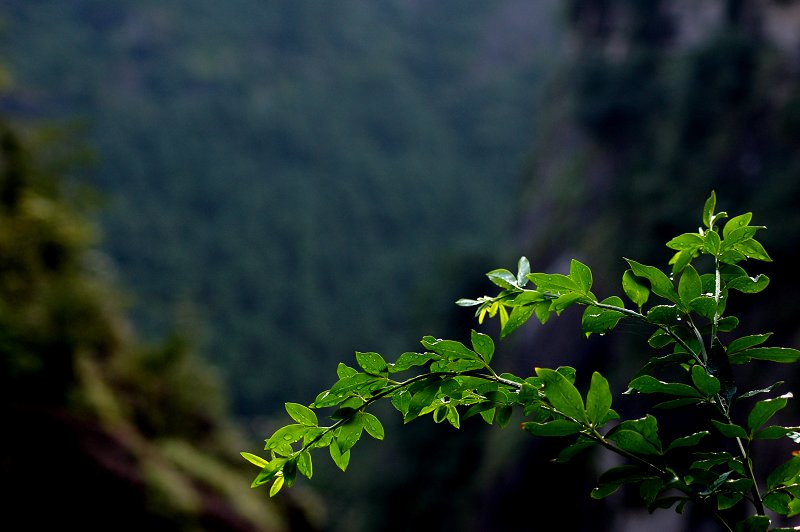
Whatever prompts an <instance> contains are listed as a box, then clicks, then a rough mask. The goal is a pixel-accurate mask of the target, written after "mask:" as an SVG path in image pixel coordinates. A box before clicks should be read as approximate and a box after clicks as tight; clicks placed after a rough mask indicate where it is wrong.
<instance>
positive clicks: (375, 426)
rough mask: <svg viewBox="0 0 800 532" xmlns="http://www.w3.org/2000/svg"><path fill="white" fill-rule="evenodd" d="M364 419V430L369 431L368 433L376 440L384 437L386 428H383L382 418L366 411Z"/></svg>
mask: <svg viewBox="0 0 800 532" xmlns="http://www.w3.org/2000/svg"><path fill="white" fill-rule="evenodd" d="M362 420H363V423H364V430H366V431H367V434H369V435H370V436H372V437H373V438H375V439H376V440H382V439H383V437H384V430H383V424H381V420H380V419H378V418H377V417H376V416H375V415H373V414H370V413H369V412H364V413H363V417H362Z"/></svg>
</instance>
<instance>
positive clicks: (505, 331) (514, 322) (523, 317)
mask: <svg viewBox="0 0 800 532" xmlns="http://www.w3.org/2000/svg"><path fill="white" fill-rule="evenodd" d="M534 310H535V307H534V306H533V305H520V306H516V307H514V308H513V309H512V310H511V314H510V315H509V316H508V320H507V321H506V322H505V324H504V325H503V328H502V329H501V330H500V338H505V337H506V336H508V335H509V334H511V333H512V332H514V331H516V330H517V329H519V328H520V326H521V325H522V324H524V323H525V322H526V321H528V319H530V317H531V316H532V315H533V312H534ZM487 362H488V361H487Z"/></svg>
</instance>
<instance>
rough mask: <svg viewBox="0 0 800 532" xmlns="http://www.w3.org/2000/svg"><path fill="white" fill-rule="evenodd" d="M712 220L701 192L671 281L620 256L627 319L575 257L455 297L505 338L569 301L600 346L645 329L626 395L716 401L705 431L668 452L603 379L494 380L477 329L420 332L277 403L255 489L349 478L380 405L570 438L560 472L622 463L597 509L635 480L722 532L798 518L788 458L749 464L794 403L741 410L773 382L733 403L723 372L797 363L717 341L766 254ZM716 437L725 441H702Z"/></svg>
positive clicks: (554, 374) (748, 345) (564, 373)
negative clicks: (321, 455)
mask: <svg viewBox="0 0 800 532" xmlns="http://www.w3.org/2000/svg"><path fill="white" fill-rule="evenodd" d="M715 209H716V195H715V194H714V193H713V192H712V193H711V195H710V197H709V198H708V199H707V201H706V202H705V204H704V207H703V211H702V224H703V225H702V226H701V227H699V228H698V230H697V232H693V233H684V234H681V235H679V236H677V237H675V238H673V239H671V240H670V241H669V242H667V244H666V245H667V247H668V248H669V249H670V250H672V252H673V254H672V257H671V259H670V260H669V262H668V265H669V266H670V267H671V270H670V272H669V275H668V274H667V273H666V272H665V271H662V270H661V269H659V268H657V267H655V266H648V265H645V264H641V263H639V262H637V261H634V260H631V259H625V260H626V262H627V264H628V266H629V268H628V269H626V270H625V271H624V272H623V275H622V291H623V293H624V296H625V297H626V298H627V299H628V300H629V301H630V303H631V304H632V305H633V308H628V307H626V305H625V302H624V301H623V299H622V297H620V296H616V295H612V296H608V297H605V298H604V299H602V300H600V299H598V297H597V296H596V295H595V294H594V293H593V292H592V291H591V290H592V285H593V277H592V271H591V269H590V268H589V267H588V266H586V265H585V264H583V263H581V262H580V261H578V260H574V259H573V260H572V261H571V263H570V267H569V272H568V273H566V274H562V273H534V272H532V271H531V268H530V263H529V261H528V260H527V258H525V257H522V258H520V260H519V261H518V264H517V272H516V273H512V272H511V271H509V270H506V269H496V270H492V271H490V272H488V273H487V277H488V279H489V280H490V281H491V282H492V283H493V284H494V285H495V286H496V287H497V288H499V289H500V291H499V292H498V293H497V294H496V295H493V296H489V295H485V296H481V297H479V298H477V299H460V300H458V301H457V302H456V303H457V304H458V305H460V306H466V307H476V310H475V316H476V318H477V319H478V322H479V323H483V321H484V320H485V319H486V318H487V317H488V318H489V319H493V318H498V319H499V321H500V333H499V336H500V338H501V339H502V338H505V337H507V336H508V335H509V334H511V333H513V332H514V331H515V330H516V329H518V328H519V327H521V326H522V325H523V324H525V323H526V322H528V321H529V320H530V319H531V318H532V317H534V316H535V317H536V318H537V320H538V321H539V322H540V323H541V324H542V325H544V324H545V323H547V322H548V321H549V320H550V319H551V318H552V317H553V316H558V315H560V314H561V313H562V312H563V311H564V310H566V309H568V308H570V307H573V306H576V305H577V306H583V307H585V309H584V312H583V315H582V319H581V329H582V331H583V333H584V334H585V335H586V336H587V337H588V336H590V335H592V334H599V335H605V334H607V333H609V332H611V331H612V330H613V329H614V328H615V327H616V326H617V325H618V323H619V322H620V321H622V320H626V319H632V320H637V321H639V322H642V323H644V324H646V325H648V326H649V327H651V329H652V333H651V335H650V336H649V338H648V340H647V343H648V345H649V346H650V347H651V348H652V349H653V350H654V351H655V354H654V355H653V356H652V357H650V358H649V360H647V361H646V362H645V363H644V365H643V366H642V368H641V369H640V370H639V371H638V372H636V374H635V375H634V376H633V377H632V378H631V380H630V381H629V382H628V387H627V390H625V391H624V393H626V394H629V395H636V394H660V395H663V396H666V399H665V400H664V401H663V402H661V403H659V404H657V405H655V407H654V408H659V409H678V408H693V409H694V410H697V407H699V406H700V405H711V406H712V407H713V409H712V410H711V412H713V414H712V415H707V414H705V412H708V411H707V410H702V411H701V410H697V412H698V413H701V412H702V414H701V415H703V416H704V417H703V419H704V420H705V421H706V425H707V428H708V430H702V431H699V432H696V433H692V434H687V435H684V436H681V437H678V438H676V439H674V440H673V441H671V442H669V443H667V442H663V441H662V440H661V438H660V437H659V434H658V421H657V418H656V417H655V416H654V415H653V414H652V413H649V412H645V413H644V415H643V416H642V417H639V418H637V419H626V420H622V419H621V418H620V415H619V414H618V413H617V412H616V411H615V410H614V409H612V402H613V395H612V392H611V389H610V387H609V383H608V381H607V380H606V378H605V377H603V376H602V375H601V374H600V373H598V372H594V373H593V374H592V377H591V382H590V385H589V388H588V390H587V391H586V393H585V394H582V393H581V391H580V390H579V389H578V388H577V387H576V386H575V373H576V372H575V369H574V368H571V367H568V366H561V367H558V368H555V369H549V368H536V369H535V372H534V373H535V374H534V375H530V376H527V377H524V378H523V377H519V376H516V375H512V374H508V373H503V374H497V373H496V372H495V370H494V369H493V367H492V360H493V357H494V354H495V343H494V341H493V340H492V338H491V337H490V336H488V335H486V334H482V333H479V332H476V331H474V330H473V331H472V333H471V337H470V345H469V346H467V345H465V344H463V343H461V342H458V341H455V340H444V339H437V338H434V337H432V336H425V337H423V338H422V340H421V344H422V347H423V348H424V349H423V350H421V351H420V352H407V353H403V354H401V355H400V356H399V357H398V358H397V359H396V360H395V361H394V362H392V363H389V362H386V360H385V359H384V358H383V356H381V355H380V354H378V353H356V362H357V365H358V367H357V368H355V367H350V366H348V365H346V364H344V363H340V364H339V366H338V368H337V376H338V380H337V381H336V382H335V383H334V384H333V385H332V386H331V388H330V389H328V390H325V391H323V392H322V393H320V394H319V395H318V396H317V397H316V399H315V400H314V402H312V403H311V404H310V405H308V406H305V405H300V404H298V403H286V411H287V413H288V414H289V416H290V417H291V418H292V419H293V421H295V423H292V424H289V425H286V426H284V427H281V428H279V429H278V430H276V431H275V432H274V433H273V434H272V435H271V436H270V437H269V438H267V439H266V444H265V450H266V451H268V453H269V456H268V457H267V458H262V457H260V456H257V455H255V454H251V453H247V452H243V453H242V455H243V456H244V458H246V459H247V460H249V461H250V462H252V463H253V464H255V465H256V466H258V467H259V468H260V472H259V473H258V475H257V476H256V478H255V480H254V481H253V483H252V486H253V487H257V486H261V485H263V484H266V483H268V482H272V485H271V487H270V495H274V494H275V493H277V492H278V491H280V490H281V489H282V487H283V486H284V485H285V486H291V485H292V484H293V483H294V482H295V479H296V477H297V473H298V472H300V473H301V474H302V475H304V476H306V477H307V478H311V476H312V474H313V468H312V458H311V456H312V451H315V450H317V449H323V448H327V449H328V453H329V454H330V456H331V459H332V460H333V461H334V463H335V464H336V465H337V466H338V467H339V468H340V469H342V470H343V471H344V470H346V469H347V466H348V464H349V461H350V452H351V449H352V448H353V447H354V446H355V444H356V443H357V442H358V441H359V439H360V438H361V436H362V434H363V433H364V432H366V433H367V434H369V435H370V436H372V437H373V438H376V439H383V437H384V429H383V426H382V424H381V422H380V420H379V419H378V418H377V417H376V416H375V415H374V414H372V413H370V412H368V411H367V410H368V408H369V407H370V406H372V405H373V404H374V403H376V402H377V401H380V400H384V399H385V400H388V401H389V402H390V403H391V404H392V405H393V406H394V408H395V409H397V410H398V411H399V412H400V413H401V414H402V416H403V420H404V422H406V423H407V422H410V421H412V420H414V419H416V418H418V417H421V416H425V415H428V414H430V415H431V416H432V417H433V420H434V421H435V422H436V423H441V422H444V421H447V422H448V423H450V424H451V425H453V426H454V427H456V428H459V427H460V424H461V421H462V420H464V419H467V418H470V417H473V416H480V417H481V418H483V420H484V421H485V422H487V423H489V424H493V423H497V424H498V425H499V426H501V427H504V426H506V425H507V424H508V423H509V421H510V418H511V415H512V412H513V411H514V409H518V410H521V411H522V414H523V416H524V417H525V418H526V421H524V422H523V423H521V425H520V426H521V428H522V430H524V431H526V432H527V433H529V434H531V435H533V436H539V437H558V438H568V440H567V441H568V443H565V445H564V447H563V448H562V450H561V451H560V453H559V455H558V457H557V458H556V461H559V462H564V461H568V460H570V459H571V458H573V457H574V456H576V455H577V454H579V453H580V452H582V451H584V450H586V449H588V448H590V447H594V446H599V447H602V448H604V449H606V450H608V451H611V452H614V453H616V454H618V455H620V456H621V457H623V458H624V459H625V461H626V463H625V464H624V465H622V466H619V467H614V468H611V469H609V470H608V471H605V472H604V473H602V474H601V475H600V476H599V478H598V480H597V485H596V487H595V488H594V489H593V490H592V493H591V496H592V497H595V498H603V497H606V496H608V495H610V494H611V493H614V492H615V491H617V490H618V489H619V488H620V487H621V486H623V485H635V486H638V488H639V493H640V494H641V497H642V499H643V502H644V504H645V505H646V506H647V508H648V509H649V510H650V511H655V510H656V509H659V508H671V507H673V506H674V507H675V510H676V511H678V512H681V511H682V510H683V508H684V506H685V505H686V504H688V503H692V504H697V505H699V506H702V507H704V508H706V510H707V511H709V513H710V514H711V515H712V516H713V517H714V518H715V519H716V521H717V522H718V523H719V524H720V526H721V527H722V528H723V529H724V530H730V531H733V530H737V531H739V530H746V531H766V530H769V527H770V525H771V520H770V518H769V517H768V516H767V515H766V509H769V510H771V511H773V512H776V513H777V514H780V515H784V516H787V517H792V516H796V515H798V514H800V456H798V453H795V454H794V455H793V456H790V457H788V459H787V461H785V462H784V463H783V464H781V465H780V466H779V467H777V468H776V469H775V470H774V471H772V472H770V473H768V474H767V475H766V476H764V475H763V473H762V476H761V477H759V476H758V475H757V467H756V466H757V464H755V463H754V456H753V453H752V448H753V446H754V445H755V444H756V443H758V444H760V443H762V441H763V440H778V439H782V438H789V439H791V440H792V441H793V442H795V443H800V427H796V426H790V427H786V426H779V425H767V423H768V422H769V420H770V419H771V418H772V417H773V416H774V415H775V414H777V413H778V412H779V411H780V410H782V409H783V408H785V407H786V405H787V404H788V401H789V400H790V399H791V398H792V394H791V393H785V394H783V395H780V396H772V397H770V398H767V399H762V400H759V401H756V402H755V403H754V404H748V400H749V399H751V398H753V397H755V396H757V395H760V394H769V395H772V394H773V391H774V390H775V389H776V388H778V387H779V386H780V385H781V384H782V382H776V383H774V384H773V385H771V386H768V387H767V388H764V389H759V390H751V391H747V392H740V390H739V389H738V388H737V383H736V380H735V378H734V375H733V371H732V366H734V365H743V364H749V363H752V362H764V361H765V362H775V363H784V364H787V363H788V364H791V363H796V362H798V361H800V351H798V350H797V349H793V348H786V347H768V346H765V345H764V344H765V343H766V342H767V341H768V339H769V337H770V335H771V333H765V334H755V335H747V336H740V337H737V338H734V339H732V340H730V341H729V342H727V343H725V342H724V341H723V339H722V337H721V334H727V333H732V332H733V331H735V329H736V328H737V327H738V325H739V319H738V318H737V317H735V316H732V315H726V313H725V311H726V307H727V301H728V298H729V296H731V295H732V294H734V293H737V292H738V293H740V294H756V293H759V292H761V291H762V290H764V289H765V288H766V287H767V285H768V284H769V278H768V277H767V276H766V275H755V276H750V275H749V274H748V273H747V272H746V271H745V269H744V268H743V267H742V264H744V263H745V262H746V261H748V260H754V261H771V258H770V256H769V255H768V254H767V252H766V251H765V250H764V248H763V246H762V245H761V244H760V243H759V242H758V241H757V240H756V239H755V238H754V237H755V235H756V233H757V232H758V231H759V230H761V229H764V227H763V226H752V225H750V222H751V220H752V213H745V214H741V215H738V216H734V217H731V218H728V215H727V213H725V212H719V213H717V212H715ZM723 220H727V221H725V222H724V223H723ZM704 257H705V259H704ZM708 259H710V260H708ZM704 266H705V269H704ZM706 270H708V271H706ZM701 272H702V273H701ZM676 278H677V283H676V282H675V279H676ZM666 370H670V371H671V373H670V375H671V376H672V377H671V378H672V380H670V381H665V380H662V377H661V374H662V373H666ZM676 373H677V375H678V377H677V378H676V377H675V374H676ZM401 376H402V378H400V377H401ZM734 407H736V408H734ZM322 409H330V410H331V412H330V413H329V415H328V417H329V418H330V419H331V421H333V423H332V424H330V425H327V426H325V425H321V424H320V422H319V418H318V416H317V413H316V412H315V411H319V410H322ZM712 431H715V432H717V433H718V434H720V435H721V436H722V437H723V440H722V441H723V442H724V441H728V440H729V441H730V445H724V446H723V447H713V446H711V445H709V444H707V443H706V442H707V440H706V437H707V436H709V435H710V434H711V433H712ZM678 451H680V452H678ZM687 456H688V457H689V458H688V459H687ZM739 505H747V506H749V507H750V508H751V510H750V511H749V512H747V513H748V514H749V515H748V517H747V518H746V519H744V520H740V521H738V522H735V521H733V520H731V518H730V517H729V516H730V515H736V514H734V513H732V512H728V510H730V509H732V508H734V507H738V506H739ZM775 530H779V529H775Z"/></svg>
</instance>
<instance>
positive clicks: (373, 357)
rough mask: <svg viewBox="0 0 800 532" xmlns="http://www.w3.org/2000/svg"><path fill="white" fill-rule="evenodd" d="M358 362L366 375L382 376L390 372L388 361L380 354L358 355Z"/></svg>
mask: <svg viewBox="0 0 800 532" xmlns="http://www.w3.org/2000/svg"><path fill="white" fill-rule="evenodd" d="M356 361H357V362H358V365H359V366H361V369H363V370H364V371H365V372H366V373H369V374H372V375H380V374H381V373H385V372H386V371H387V370H388V366H387V364H386V361H385V360H384V359H383V357H382V356H381V355H379V354H378V353H360V352H359V353H356Z"/></svg>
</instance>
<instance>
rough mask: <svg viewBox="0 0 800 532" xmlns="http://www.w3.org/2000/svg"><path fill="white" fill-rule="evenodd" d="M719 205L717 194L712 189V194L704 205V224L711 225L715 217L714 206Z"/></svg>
mask: <svg viewBox="0 0 800 532" xmlns="http://www.w3.org/2000/svg"><path fill="white" fill-rule="evenodd" d="M716 206H717V195H716V193H715V192H714V191H713V190H712V191H711V195H710V196H709V197H708V199H707V200H706V202H705V204H704V205H703V225H705V226H706V227H709V228H710V227H711V222H712V220H713V217H714V208H716Z"/></svg>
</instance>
